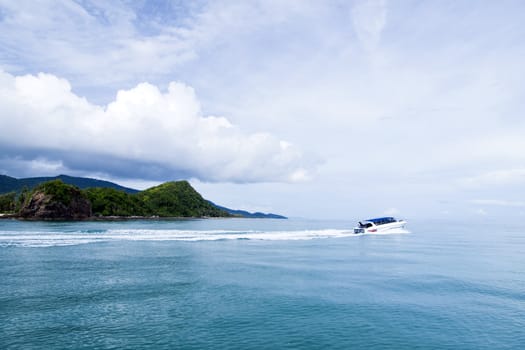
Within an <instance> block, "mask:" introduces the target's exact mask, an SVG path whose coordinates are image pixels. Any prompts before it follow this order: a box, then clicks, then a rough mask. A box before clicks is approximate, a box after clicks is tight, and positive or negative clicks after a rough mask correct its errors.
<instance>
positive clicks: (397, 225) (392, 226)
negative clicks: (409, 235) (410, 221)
mask: <svg viewBox="0 0 525 350" xmlns="http://www.w3.org/2000/svg"><path fill="white" fill-rule="evenodd" d="M405 225H406V221H404V220H399V221H395V222H390V223H387V224H381V225H374V224H373V225H372V226H370V227H355V228H354V233H386V232H388V231H392V230H397V229H403V228H404V227H405Z"/></svg>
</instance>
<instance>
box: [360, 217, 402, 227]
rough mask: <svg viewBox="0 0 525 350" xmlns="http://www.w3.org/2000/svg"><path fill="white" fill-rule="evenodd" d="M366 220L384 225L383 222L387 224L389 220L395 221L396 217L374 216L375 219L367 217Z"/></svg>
mask: <svg viewBox="0 0 525 350" xmlns="http://www.w3.org/2000/svg"><path fill="white" fill-rule="evenodd" d="M366 221H368V222H373V223H374V224H376V225H384V224H389V223H391V222H397V220H396V219H394V218H393V217H391V216H386V217H384V218H375V219H368V220H366Z"/></svg>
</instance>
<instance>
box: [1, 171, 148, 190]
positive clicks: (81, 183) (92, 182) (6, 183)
mask: <svg viewBox="0 0 525 350" xmlns="http://www.w3.org/2000/svg"><path fill="white" fill-rule="evenodd" d="M51 180H62V182H63V183H65V184H68V185H73V186H76V187H78V188H80V189H81V190H84V189H86V188H93V187H100V188H113V189H116V190H119V191H124V192H126V193H130V194H132V193H137V192H139V191H138V190H136V189H133V188H129V187H124V186H121V185H119V184H116V183H113V182H110V181H104V180H98V179H92V178H89V177H76V176H69V175H58V176H44V177H26V178H21V179H17V178H14V177H11V176H7V175H0V193H7V192H21V191H22V190H23V189H24V187H27V188H28V189H32V188H34V187H36V186H38V185H39V184H41V183H43V182H47V181H51Z"/></svg>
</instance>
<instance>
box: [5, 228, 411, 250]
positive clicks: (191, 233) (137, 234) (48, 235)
mask: <svg viewBox="0 0 525 350" xmlns="http://www.w3.org/2000/svg"><path fill="white" fill-rule="evenodd" d="M400 233H408V231H406V230H402V229H398V230H395V231H394V230H391V231H388V232H381V233H373V234H354V232H353V230H341V229H321V230H291V231H256V230H253V231H235V230H173V229H169V230H161V229H109V230H95V231H73V232H58V231H57V232H49V231H46V232H9V231H0V247H7V246H22V247H51V246H68V245H79V244H88V243H100V242H111V241H189V242H196V241H219V240H262V241H293V240H312V239H326V238H344V237H359V236H363V235H385V234H400Z"/></svg>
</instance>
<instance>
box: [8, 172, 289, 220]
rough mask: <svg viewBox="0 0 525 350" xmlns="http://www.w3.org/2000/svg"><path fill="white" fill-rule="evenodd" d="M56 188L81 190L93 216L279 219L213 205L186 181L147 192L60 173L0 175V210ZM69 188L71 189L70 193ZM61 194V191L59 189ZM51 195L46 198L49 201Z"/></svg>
mask: <svg viewBox="0 0 525 350" xmlns="http://www.w3.org/2000/svg"><path fill="white" fill-rule="evenodd" d="M48 182H51V183H53V184H54V185H52V186H47V187H46V188H48V189H51V188H52V189H53V191H59V192H60V191H63V193H69V192H71V191H72V190H71V189H66V188H65V187H64V185H68V186H72V187H75V188H78V189H80V190H81V195H82V196H83V197H85V198H86V199H87V200H88V201H89V202H90V204H91V209H92V214H93V216H100V217H107V216H117V217H126V216H159V217H244V218H278V219H286V217H284V216H281V215H277V214H264V213H250V212H247V211H243V210H234V209H229V208H226V207H222V206H219V205H216V204H214V203H213V202H211V201H209V200H206V199H204V198H203V197H202V196H201V195H200V194H199V193H198V192H197V191H196V190H195V189H194V188H193V187H192V186H191V185H190V184H189V183H188V182H187V181H172V182H166V183H163V184H161V185H158V186H155V187H152V188H149V189H147V190H144V191H138V190H135V189H131V188H127V187H123V186H120V185H118V184H115V183H112V182H109V181H103V180H97V179H91V178H83V177H74V176H67V175H59V176H55V177H32V178H22V179H16V178H14V177H10V176H6V175H0V213H12V214H15V215H16V214H18V213H19V212H20V210H21V208H22V207H23V205H24V204H25V203H26V200H28V199H29V198H31V196H32V195H33V194H34V192H35V189H36V188H39V190H40V191H41V192H42V187H41V186H40V185H41V184H43V183H48ZM68 191H69V192H68ZM57 193H58V192H57ZM48 199H49V197H46V200H48Z"/></svg>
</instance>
